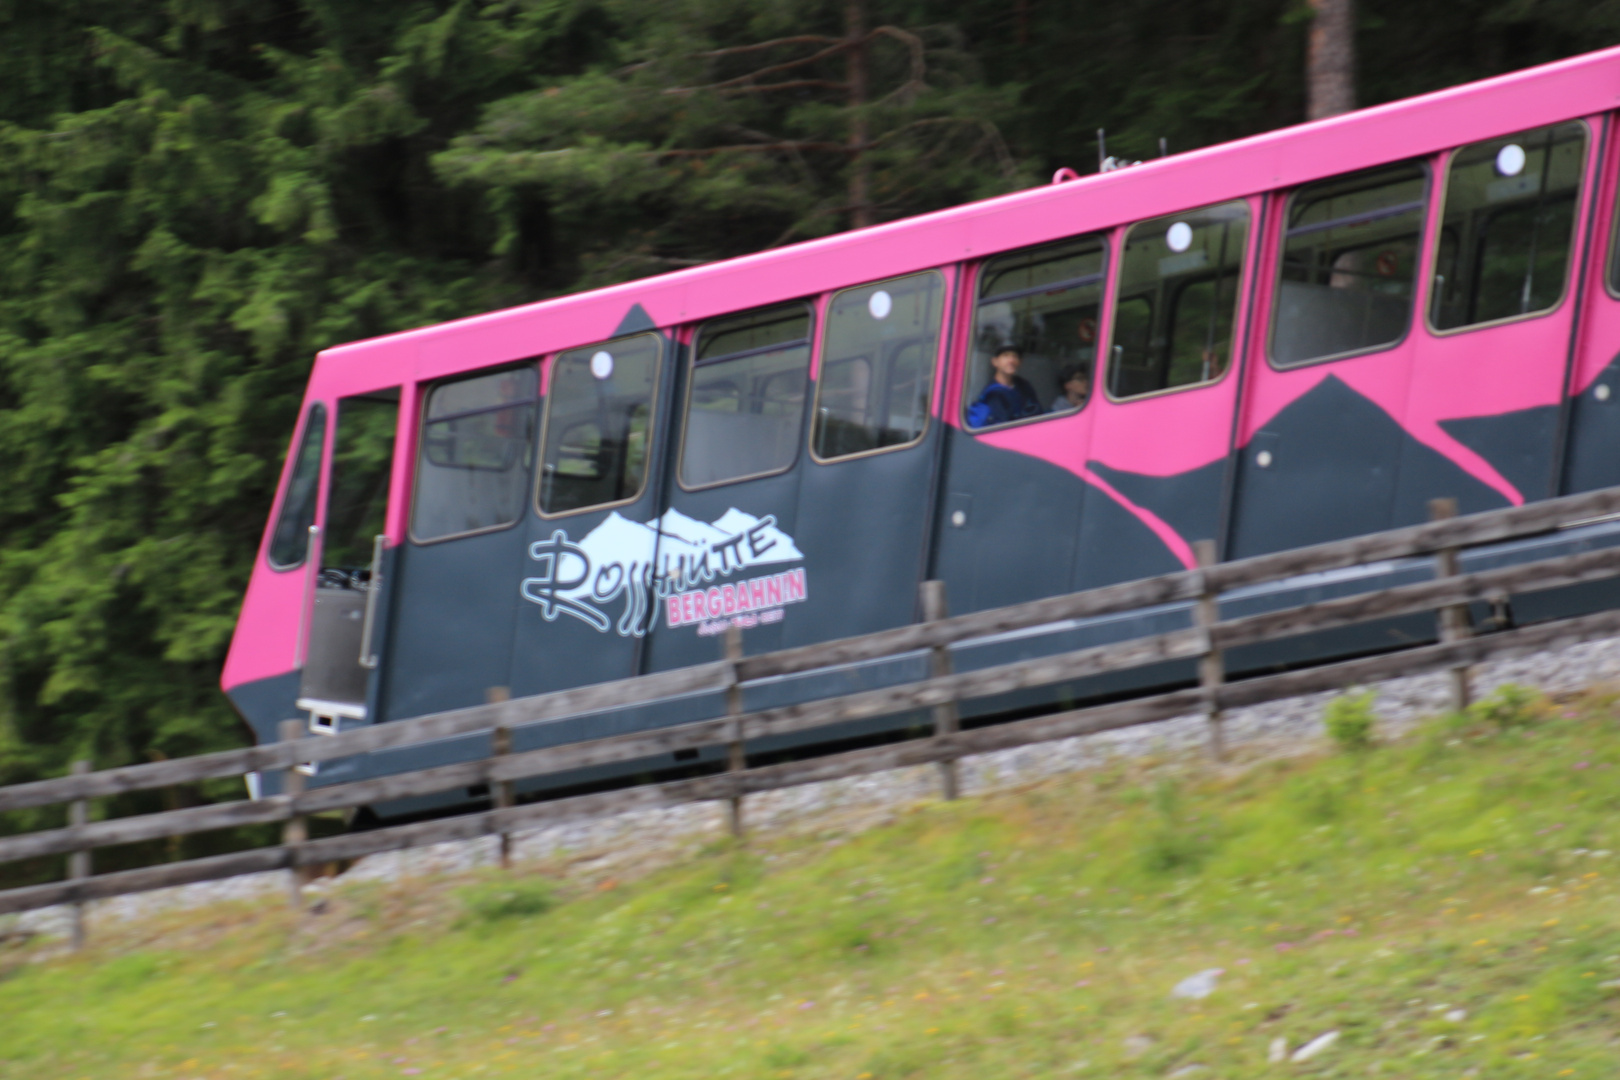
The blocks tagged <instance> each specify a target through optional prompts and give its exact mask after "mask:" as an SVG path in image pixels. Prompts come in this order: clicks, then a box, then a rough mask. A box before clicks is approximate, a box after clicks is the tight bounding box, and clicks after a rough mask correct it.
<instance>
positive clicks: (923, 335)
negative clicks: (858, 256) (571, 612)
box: [811, 271, 945, 458]
mask: <svg viewBox="0 0 1620 1080" xmlns="http://www.w3.org/2000/svg"><path fill="white" fill-rule="evenodd" d="M944 295H945V283H944V279H943V278H942V277H941V276H940V275H939V274H938V273H937V272H934V271H930V272H928V273H925V274H913V275H912V276H910V277H904V278H898V279H896V280H894V281H885V282H882V283H880V284H876V285H865V286H862V287H861V288H858V289H846V290H845V291H844V292H841V293H839V294H838V295H836V296H834V297H833V299H832V303H831V304H830V305H829V306H828V313H827V332H826V335H825V342H826V343H825V344H824V345H823V346H822V356H821V376H820V378H819V379H818V381H817V385H816V408H815V413H814V417H815V427H814V431H813V434H812V436H811V444H812V445H813V446H814V447H815V450H816V456H817V457H820V458H835V457H846V456H848V455H850V454H860V453H865V452H867V451H870V450H880V449H883V448H884V447H890V446H903V445H905V444H906V443H909V442H912V441H913V440H915V439H916V438H918V437H919V436H921V435H922V433H923V428H924V426H925V425H926V424H927V421H928V395H929V388H930V387H931V386H932V384H933V377H934V358H935V356H936V355H937V354H938V351H939V327H940V316H941V313H942V306H943V304H942V302H943V299H944Z"/></svg>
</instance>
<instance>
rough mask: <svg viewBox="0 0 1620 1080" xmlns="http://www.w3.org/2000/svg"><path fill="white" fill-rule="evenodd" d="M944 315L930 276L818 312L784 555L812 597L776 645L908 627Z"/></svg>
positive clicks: (924, 538) (940, 291) (922, 532)
mask: <svg viewBox="0 0 1620 1080" xmlns="http://www.w3.org/2000/svg"><path fill="white" fill-rule="evenodd" d="M946 310H948V296H947V285H946V281H945V275H943V274H941V273H940V272H938V271H934V270H930V271H927V272H925V273H921V274H912V275H910V276H907V277H903V278H896V279H894V280H891V281H884V282H879V283H875V284H871V285H863V286H861V287H859V288H855V289H846V290H844V291H843V292H840V293H836V294H834V295H833V296H832V298H831V299H830V300H829V301H828V303H827V306H826V327H825V330H824V331H823V333H822V338H821V340H822V344H821V350H820V355H819V362H818V364H817V369H816V373H815V374H816V378H815V380H814V384H815V390H814V398H813V400H812V402H811V413H810V417H811V420H810V456H811V459H812V460H811V463H810V464H808V465H807V466H806V467H805V469H804V475H803V478H802V480H801V481H800V487H799V510H798V518H797V527H798V531H797V533H796V534H795V536H794V543H795V545H796V547H797V549H798V550H800V551H802V552H803V553H804V554H805V556H806V557H807V558H808V559H809V560H810V562H809V573H810V574H811V575H812V576H813V578H814V584H813V586H811V587H812V588H813V590H814V593H813V595H810V596H808V597H807V600H806V602H805V603H804V604H803V605H802V606H799V607H796V608H795V609H794V610H793V611H791V612H789V613H787V617H786V618H784V620H783V623H782V644H784V645H799V644H805V643H809V642H814V641H823V640H827V639H829V638H835V637H843V636H847V635H851V634H865V633H870V632H873V631H876V630H884V629H887V628H889V627H893V626H900V625H903V624H905V623H908V622H911V621H913V620H914V619H915V618H916V616H917V613H918V611H917V603H918V601H917V583H918V582H919V581H921V580H922V577H923V567H924V564H925V561H926V558H927V544H928V536H929V528H930V522H931V520H932V515H931V513H930V510H931V498H930V496H931V492H932V486H933V478H934V470H935V462H936V460H937V453H938V442H939V440H940V437H941V436H940V432H939V425H938V424H931V423H930V422H929V416H930V413H931V412H932V409H933V387H934V384H935V376H936V372H937V371H938V369H939V365H940V354H941V349H940V341H941V338H942V336H943V331H944V314H945V311H946Z"/></svg>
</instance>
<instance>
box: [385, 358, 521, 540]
mask: <svg viewBox="0 0 1620 1080" xmlns="http://www.w3.org/2000/svg"><path fill="white" fill-rule="evenodd" d="M540 361H541V357H538V356H531V357H528V358H526V359H524V360H521V361H519V362H517V363H513V364H499V365H496V366H494V367H489V368H476V369H473V370H471V371H458V372H456V373H455V374H453V375H446V376H444V377H443V378H439V379H434V380H433V381H432V382H430V383H427V384H426V385H423V386H421V387H419V389H418V392H417V411H416V432H415V439H414V440H413V442H414V445H413V446H412V448H411V449H412V453H411V503H410V506H409V507H407V508H406V515H405V517H406V521H407V523H408V524H407V527H406V536H407V537H408V538H409V539H410V542H411V544H412V545H413V546H415V547H430V546H432V545H434V544H442V543H445V542H446V541H450V540H464V539H466V538H467V537H469V536H483V535H485V534H487V533H496V532H501V531H503V530H505V529H512V528H516V527H517V526H518V525H521V524H522V523H523V511H522V510H521V509H520V510H519V511H518V514H517V516H516V517H514V518H513V519H512V520H511V521H507V522H503V523H501V524H499V525H485V526H484V527H483V528H480V529H466V530H464V531H462V532H455V533H445V534H444V535H443V536H430V537H427V538H425V539H424V538H422V537H419V536H417V535H416V505H417V497H418V495H419V493H420V489H421V483H422V469H421V467H420V466H421V458H422V447H423V440H424V439H425V438H426V437H427V428H428V424H429V423H435V424H438V423H443V422H444V421H446V420H454V419H457V418H459V417H461V416H470V415H474V414H476V413H480V412H493V411H495V410H496V409H499V408H511V407H513V406H515V405H518V404H521V403H520V402H513V403H512V404H511V405H505V406H488V407H487V408H481V409H468V410H466V411H464V412H460V413H450V414H449V415H447V416H441V417H438V418H436V419H434V420H432V421H430V420H429V419H428V406H429V404H430V403H431V402H432V400H433V394H434V392H435V391H437V390H438V389H439V388H440V387H442V386H449V385H452V384H454V383H458V382H462V381H464V380H470V379H477V378H483V377H485V376H488V375H499V374H501V373H502V372H505V371H521V370H522V369H524V368H533V369H534V372H535V388H536V396H535V397H534V398H533V399H531V400H530V401H529V405H530V407H531V408H532V407H534V406H535V405H536V404H538V402H539V398H540V387H541V386H542V385H543V383H542V380H541V374H542V372H541V371H540ZM539 430H540V425H539V424H535V425H534V430H533V432H531V433H530V437H529V438H530V444H529V446H530V450H531V452H532V453H533V454H534V456H535V458H536V459H538V456H539V450H538V446H539V444H538V443H536V442H535V441H534V439H535V434H536V433H538V432H539ZM530 467H531V468H532V467H533V463H531V466H530Z"/></svg>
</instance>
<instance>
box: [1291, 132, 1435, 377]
mask: <svg viewBox="0 0 1620 1080" xmlns="http://www.w3.org/2000/svg"><path fill="white" fill-rule="evenodd" d="M1427 184H1428V173H1427V171H1426V170H1425V169H1424V168H1423V166H1422V165H1420V164H1416V163H1407V164H1401V165H1393V166H1389V167H1386V168H1380V169H1374V170H1370V171H1367V172H1360V173H1355V174H1353V175H1351V176H1341V177H1335V178H1334V179H1332V180H1324V181H1321V182H1320V183H1316V184H1311V185H1309V186H1307V187H1303V188H1300V189H1299V191H1297V192H1295V193H1294V197H1293V199H1292V200H1290V202H1289V205H1288V224H1287V229H1286V231H1285V232H1284V234H1283V255H1282V272H1281V276H1280V280H1279V281H1278V284H1277V298H1276V302H1275V307H1274V308H1273V314H1272V330H1271V335H1272V336H1271V357H1272V359H1273V360H1274V361H1275V362H1276V363H1277V364H1278V365H1279V366H1286V365H1289V364H1302V363H1305V362H1306V361H1309V360H1320V359H1322V358H1324V357H1329V356H1342V355H1344V354H1346V353H1355V352H1364V351H1366V350H1369V349H1378V348H1383V347H1386V346H1389V345H1393V344H1395V343H1396V342H1397V341H1399V340H1400V339H1401V338H1402V337H1404V336H1405V335H1406V328H1407V326H1408V325H1410V323H1411V319H1412V287H1413V284H1414V282H1415V281H1416V280H1417V255H1418V241H1419V238H1420V237H1421V236H1422V234H1423V208H1424V205H1425V189H1426V188H1427Z"/></svg>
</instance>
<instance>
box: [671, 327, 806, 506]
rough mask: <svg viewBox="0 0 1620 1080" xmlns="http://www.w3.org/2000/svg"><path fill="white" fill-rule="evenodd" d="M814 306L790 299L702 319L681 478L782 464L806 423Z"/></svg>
mask: <svg viewBox="0 0 1620 1080" xmlns="http://www.w3.org/2000/svg"><path fill="white" fill-rule="evenodd" d="M810 331H811V318H810V309H809V308H808V307H807V306H806V305H804V304H789V305H787V306H784V307H777V308H771V309H769V310H766V311H761V312H755V313H753V314H750V315H742V316H738V317H736V318H731V319H723V320H719V321H717V322H713V323H709V324H708V325H706V326H704V327H703V329H702V331H701V332H700V333H699V335H698V341H697V348H696V350H694V353H693V361H692V379H691V391H690V394H691V397H690V399H689V400H688V402H687V409H686V434H685V438H684V439H683V441H682V446H681V484H682V485H683V486H684V487H688V488H693V487H705V486H707V485H709V484H718V483H722V482H724V481H727V480H738V479H741V478H743V477H748V476H760V475H763V474H765V473H772V472H780V471H781V470H783V469H786V468H788V467H789V466H790V465H792V464H793V459H794V456H795V453H796V451H797V449H798V444H799V436H800V432H801V431H803V430H804V394H805V386H806V384H807V382H808V380H809V374H810Z"/></svg>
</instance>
